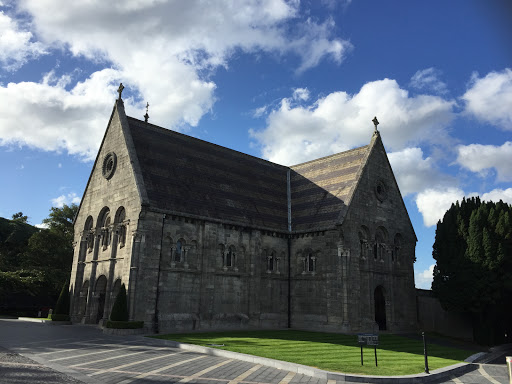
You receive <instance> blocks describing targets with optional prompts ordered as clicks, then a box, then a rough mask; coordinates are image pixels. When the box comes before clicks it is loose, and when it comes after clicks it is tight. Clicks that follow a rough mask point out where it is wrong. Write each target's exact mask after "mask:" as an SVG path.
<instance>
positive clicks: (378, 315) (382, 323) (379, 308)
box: [373, 285, 386, 331]
mask: <svg viewBox="0 0 512 384" xmlns="http://www.w3.org/2000/svg"><path fill="white" fill-rule="evenodd" d="M373 298H374V302H375V322H376V323H377V324H378V326H379V330H380V331H385V330H386V299H385V297H384V288H383V287H382V286H381V285H379V286H378V287H377V288H375V292H374V293H373Z"/></svg>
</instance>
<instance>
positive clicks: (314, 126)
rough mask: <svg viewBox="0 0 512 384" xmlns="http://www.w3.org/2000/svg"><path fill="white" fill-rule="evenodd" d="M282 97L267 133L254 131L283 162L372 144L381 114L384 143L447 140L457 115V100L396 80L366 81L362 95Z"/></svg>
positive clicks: (399, 146) (272, 158)
mask: <svg viewBox="0 0 512 384" xmlns="http://www.w3.org/2000/svg"><path fill="white" fill-rule="evenodd" d="M293 102H294V99H293V97H292V98H285V99H283V100H281V103H280V106H279V107H278V108H276V109H274V110H273V111H272V112H271V113H270V114H269V116H268V118H267V127H266V128H265V129H264V130H262V131H254V130H251V131H250V134H251V136H252V137H253V138H255V139H256V140H257V141H258V142H259V143H260V144H261V145H262V152H263V156H264V157H265V158H267V159H269V160H270V161H273V162H276V163H280V164H297V163H300V162H303V161H307V160H311V159H313V158H318V157H322V156H326V155H329V154H331V153H335V152H340V151H344V150H347V149H350V148H353V147H355V146H359V145H365V144H368V142H369V141H370V138H371V135H372V131H373V124H372V123H371V120H372V118H373V117H374V116H375V115H376V116H378V118H379V120H380V122H381V125H380V126H379V128H380V130H381V133H382V137H383V140H384V143H385V144H386V146H388V147H389V148H391V149H394V150H400V149H402V148H404V147H405V146H406V145H407V144H410V143H412V144H414V143H418V142H420V141H429V140H430V141H442V140H444V139H445V138H446V133H445V131H444V130H445V128H446V127H447V126H448V124H449V123H450V122H451V120H452V119H453V117H454V114H453V106H454V102H453V101H450V100H445V99H443V98H441V97H437V96H428V95H418V96H415V97H410V96H409V94H408V92H407V91H406V90H403V89H401V88H400V87H399V86H398V84H397V82H396V81H395V80H390V79H384V80H379V81H374V82H370V83H367V84H365V85H364V86H363V87H362V88H361V90H360V91H359V93H357V94H355V95H349V94H347V93H346V92H333V93H331V94H329V95H327V96H325V97H323V98H320V99H318V100H316V101H314V102H311V104H309V105H294V103H293Z"/></svg>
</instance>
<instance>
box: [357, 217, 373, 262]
mask: <svg viewBox="0 0 512 384" xmlns="http://www.w3.org/2000/svg"><path fill="white" fill-rule="evenodd" d="M358 236H359V256H360V257H361V259H366V258H367V257H368V239H369V238H370V231H369V230H368V228H367V227H365V226H364V225H362V226H361V228H360V229H359V233H358Z"/></svg>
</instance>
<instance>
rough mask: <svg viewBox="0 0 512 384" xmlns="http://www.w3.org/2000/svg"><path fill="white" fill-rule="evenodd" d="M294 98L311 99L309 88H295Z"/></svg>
mask: <svg viewBox="0 0 512 384" xmlns="http://www.w3.org/2000/svg"><path fill="white" fill-rule="evenodd" d="M292 98H293V99H294V100H302V101H307V100H308V99H309V91H308V89H307V88H295V89H294V90H293V95H292Z"/></svg>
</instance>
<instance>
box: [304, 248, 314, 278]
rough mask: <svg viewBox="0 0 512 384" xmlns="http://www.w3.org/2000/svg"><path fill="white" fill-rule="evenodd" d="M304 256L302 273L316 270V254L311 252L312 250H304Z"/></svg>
mask: <svg viewBox="0 0 512 384" xmlns="http://www.w3.org/2000/svg"><path fill="white" fill-rule="evenodd" d="M305 254H306V256H305V257H304V259H303V260H304V270H303V273H306V272H309V273H314V272H316V256H315V255H314V254H313V251H311V250H306V252H305Z"/></svg>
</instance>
